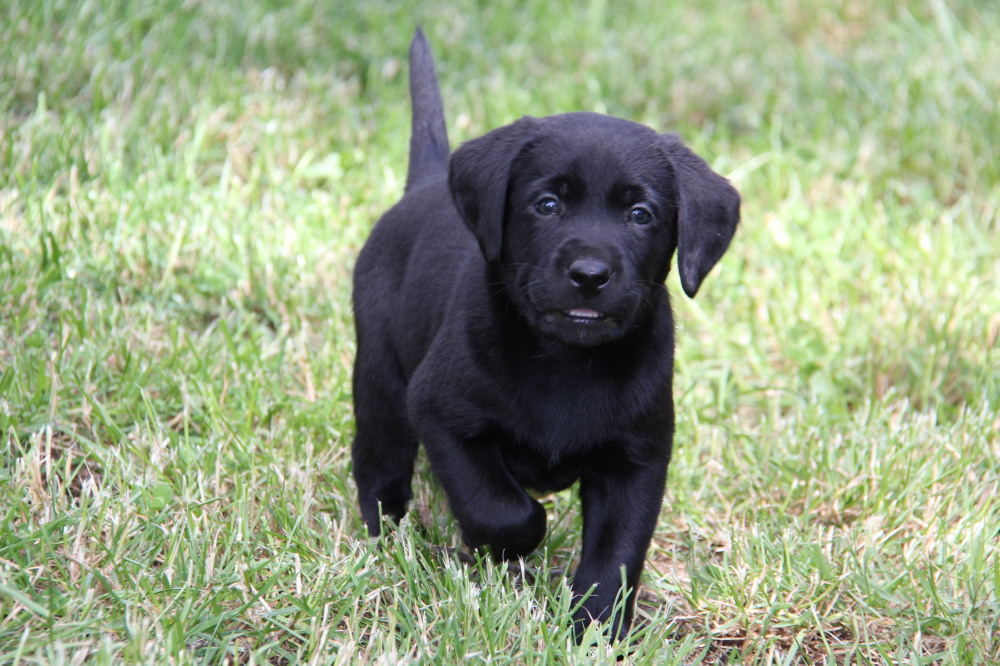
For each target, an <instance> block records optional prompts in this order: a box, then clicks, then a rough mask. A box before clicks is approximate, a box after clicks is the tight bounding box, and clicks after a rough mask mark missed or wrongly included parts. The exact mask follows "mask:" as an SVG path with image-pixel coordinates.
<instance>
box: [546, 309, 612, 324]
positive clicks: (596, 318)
mask: <svg viewBox="0 0 1000 666" xmlns="http://www.w3.org/2000/svg"><path fill="white" fill-rule="evenodd" d="M558 314H559V315H561V316H563V317H565V318H566V319H568V320H570V321H571V322H573V323H577V324H594V323H598V322H603V321H609V320H610V319H611V317H610V316H609V315H607V314H605V313H603V312H598V311H597V310H592V309H591V308H570V309H569V310H562V311H560V312H559V313H558Z"/></svg>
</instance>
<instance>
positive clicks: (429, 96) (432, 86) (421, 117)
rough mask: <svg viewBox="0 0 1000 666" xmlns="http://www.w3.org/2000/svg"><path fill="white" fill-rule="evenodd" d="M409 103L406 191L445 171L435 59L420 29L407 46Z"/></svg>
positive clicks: (445, 146) (444, 133) (444, 136)
mask: <svg viewBox="0 0 1000 666" xmlns="http://www.w3.org/2000/svg"><path fill="white" fill-rule="evenodd" d="M410 100H411V101H412V102H413V128H412V130H411V133H410V166H409V169H408V170H407V172H406V189H407V190H410V189H411V188H412V187H413V186H414V185H416V184H417V183H419V182H420V181H422V180H424V179H425V178H428V177H430V176H434V175H437V174H439V173H441V172H443V171H445V170H447V168H448V153H449V152H450V150H449V148H448V129H447V128H446V127H445V123H444V106H443V105H442V104H441V91H440V90H439V89H438V80H437V74H435V73H434V56H433V55H431V47H430V44H428V43H427V38H426V37H424V31H423V30H421V29H420V28H419V27H418V28H417V31H416V33H414V35H413V41H412V42H411V43H410Z"/></svg>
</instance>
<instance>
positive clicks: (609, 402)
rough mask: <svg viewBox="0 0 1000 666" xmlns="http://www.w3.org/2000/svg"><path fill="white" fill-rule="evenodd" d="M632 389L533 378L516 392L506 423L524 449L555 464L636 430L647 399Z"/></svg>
mask: <svg viewBox="0 0 1000 666" xmlns="http://www.w3.org/2000/svg"><path fill="white" fill-rule="evenodd" d="M634 389H635V387H633V386H627V385H624V386H623V385H621V384H620V383H617V382H613V381H609V380H607V379H606V378H604V379H603V380H594V379H591V380H589V381H587V380H586V379H583V378H580V377H576V376H574V377H566V376H559V375H555V376H553V375H548V376H546V375H540V376H535V377H532V378H531V379H528V380H524V382H523V383H522V384H521V385H520V386H518V387H517V390H516V391H515V393H514V395H513V396H511V400H510V401H509V402H507V405H506V407H507V410H508V414H507V415H506V418H505V419H503V420H504V421H505V422H506V423H508V424H510V425H511V426H513V427H512V428H510V431H511V435H512V436H513V437H514V438H515V439H516V440H517V441H518V443H519V444H520V445H522V446H524V447H527V448H529V449H531V450H534V451H537V452H538V453H540V454H541V455H542V456H543V457H545V458H547V459H550V460H557V459H560V458H564V457H565V456H567V455H573V454H576V453H585V452H587V451H588V450H590V449H593V448H594V447H597V446H601V445H603V444H605V443H607V442H608V441H609V440H615V439H617V438H619V437H621V436H622V435H623V434H626V433H628V432H629V431H632V430H633V429H635V428H636V426H637V422H638V421H639V420H640V419H641V414H642V412H643V411H644V409H645V403H646V401H647V400H648V397H644V396H641V395H639V394H638V392H637V391H635V390H634Z"/></svg>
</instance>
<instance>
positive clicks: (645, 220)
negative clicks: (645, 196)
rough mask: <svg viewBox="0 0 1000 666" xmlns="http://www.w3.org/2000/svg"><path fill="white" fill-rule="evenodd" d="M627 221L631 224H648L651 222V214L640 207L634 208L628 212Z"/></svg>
mask: <svg viewBox="0 0 1000 666" xmlns="http://www.w3.org/2000/svg"><path fill="white" fill-rule="evenodd" d="M628 221H629V222H631V223H633V224H649V223H650V222H652V221H653V214H652V213H650V212H649V210H648V209H646V208H643V207H642V206H636V207H635V208H633V209H632V210H630V211H629V212H628Z"/></svg>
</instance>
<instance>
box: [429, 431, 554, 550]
mask: <svg viewBox="0 0 1000 666" xmlns="http://www.w3.org/2000/svg"><path fill="white" fill-rule="evenodd" d="M421 435H422V436H421V441H423V442H424V448H425V449H426V451H427V456H428V458H429V459H430V462H431V466H432V467H433V468H434V473H435V475H436V476H437V477H438V480H439V481H440V482H441V486H442V487H443V488H444V491H445V494H446V495H447V496H448V505H449V507H451V511H452V513H454V514H455V518H457V519H458V524H459V526H460V527H461V528H462V537H463V538H464V539H465V542H466V544H467V545H468V546H469V547H470V548H480V547H488V548H489V549H490V552H491V553H492V555H493V557H495V558H496V559H498V560H507V559H516V558H518V557H521V556H524V555H527V554H528V553H530V552H531V551H532V550H534V549H535V547H536V546H538V544H539V542H540V541H541V540H542V537H544V536H545V509H543V508H542V505H541V504H539V503H538V502H537V501H535V499H534V498H533V497H531V496H530V495H529V494H528V493H527V492H525V490H524V489H523V488H522V487H521V485H520V484H519V483H518V482H517V480H516V479H515V478H514V477H513V475H512V474H511V473H510V471H509V470H508V469H507V466H506V465H505V464H504V462H503V459H502V458H501V456H500V453H499V450H498V448H497V446H496V443H495V442H494V441H491V440H490V439H488V438H484V439H475V440H465V439H460V438H457V437H455V436H454V435H452V434H450V433H448V432H445V431H444V430H443V429H440V428H435V429H434V430H433V431H431V432H426V433H424V432H422V433H421Z"/></svg>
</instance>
